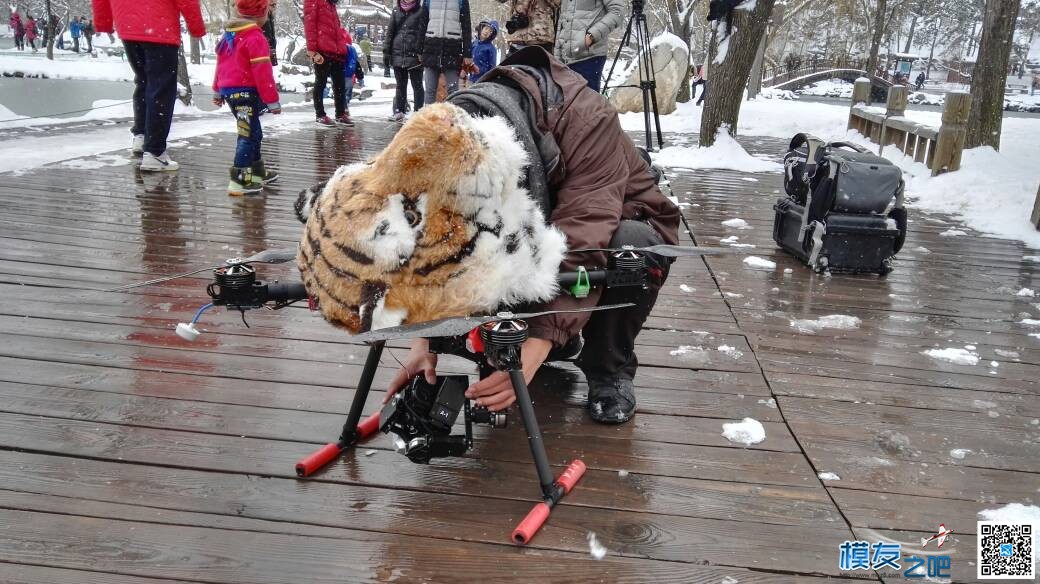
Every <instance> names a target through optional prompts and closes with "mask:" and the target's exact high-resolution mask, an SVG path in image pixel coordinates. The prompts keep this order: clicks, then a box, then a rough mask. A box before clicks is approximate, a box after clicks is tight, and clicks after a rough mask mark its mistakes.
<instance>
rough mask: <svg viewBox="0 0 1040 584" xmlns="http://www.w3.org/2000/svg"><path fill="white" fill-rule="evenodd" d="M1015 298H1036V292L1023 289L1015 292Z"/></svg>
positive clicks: (1030, 289)
mask: <svg viewBox="0 0 1040 584" xmlns="http://www.w3.org/2000/svg"><path fill="white" fill-rule="evenodd" d="M1015 296H1022V297H1024V298H1032V297H1034V296H1036V292H1033V289H1032V288H1022V289H1021V290H1019V291H1018V292H1015Z"/></svg>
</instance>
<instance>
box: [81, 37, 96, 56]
mask: <svg viewBox="0 0 1040 584" xmlns="http://www.w3.org/2000/svg"><path fill="white" fill-rule="evenodd" d="M93 37H94V35H92V34H85V35H83V38H85V39H87V52H88V53H93V52H94V39H93Z"/></svg>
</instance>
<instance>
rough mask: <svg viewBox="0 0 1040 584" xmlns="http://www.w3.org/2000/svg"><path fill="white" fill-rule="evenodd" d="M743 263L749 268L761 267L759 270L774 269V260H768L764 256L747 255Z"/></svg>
mask: <svg viewBox="0 0 1040 584" xmlns="http://www.w3.org/2000/svg"><path fill="white" fill-rule="evenodd" d="M744 265H745V266H747V267H749V268H753V269H761V270H773V269H776V262H772V261H769V260H767V259H765V258H760V257H758V256H747V257H746V258H744Z"/></svg>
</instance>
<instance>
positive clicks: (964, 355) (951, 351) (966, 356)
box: [921, 347, 979, 365]
mask: <svg viewBox="0 0 1040 584" xmlns="http://www.w3.org/2000/svg"><path fill="white" fill-rule="evenodd" d="M921 354H922V355H925V356H927V357H931V358H932V359H935V360H937V361H946V362H948V363H953V364H954V365H978V364H979V354H978V353H975V352H973V351H969V350H967V349H961V348H958V347H948V348H946V349H928V350H927V351H921Z"/></svg>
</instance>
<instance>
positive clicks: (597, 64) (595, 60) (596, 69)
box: [567, 55, 607, 93]
mask: <svg viewBox="0 0 1040 584" xmlns="http://www.w3.org/2000/svg"><path fill="white" fill-rule="evenodd" d="M606 63H607V57H606V55H604V56H602V57H589V58H588V59H582V60H580V61H575V62H573V63H569V64H568V65H567V66H568V67H570V68H571V70H572V71H574V72H575V73H577V74H578V75H581V76H582V77H584V78H585V81H586V82H587V83H588V84H589V88H590V89H592V90H593V91H595V92H596V93H599V88H600V81H601V79H602V77H603V65H606Z"/></svg>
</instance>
